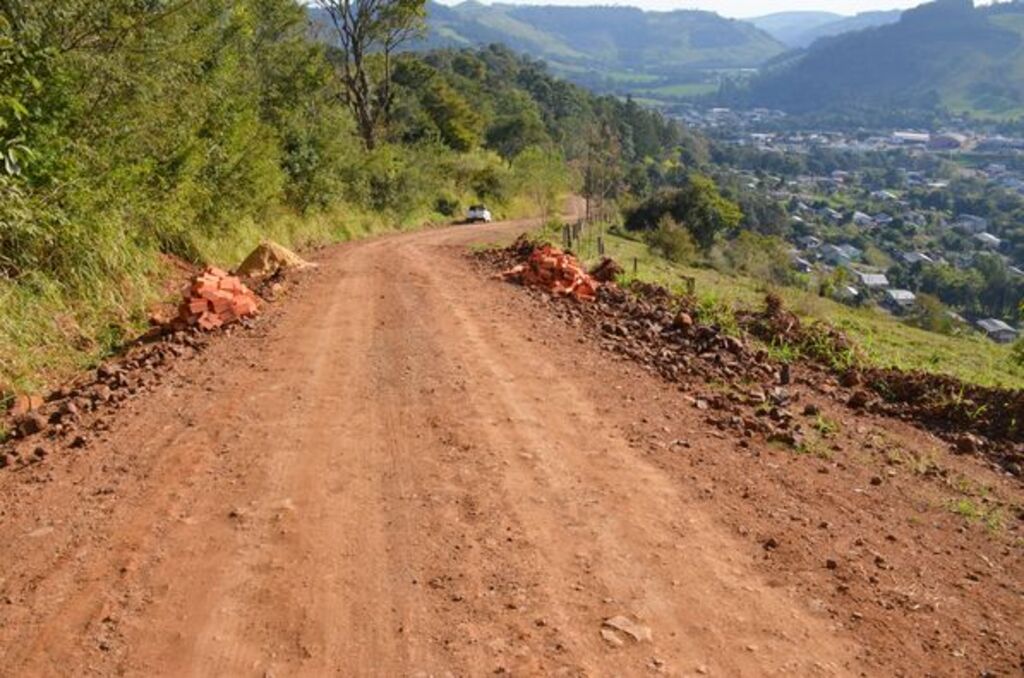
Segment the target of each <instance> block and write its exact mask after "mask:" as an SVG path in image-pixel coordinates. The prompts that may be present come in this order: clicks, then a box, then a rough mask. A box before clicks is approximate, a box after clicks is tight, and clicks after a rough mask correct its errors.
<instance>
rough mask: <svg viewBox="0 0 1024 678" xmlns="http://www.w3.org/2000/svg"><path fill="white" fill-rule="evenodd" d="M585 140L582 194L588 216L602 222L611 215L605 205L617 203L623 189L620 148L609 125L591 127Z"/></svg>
mask: <svg viewBox="0 0 1024 678" xmlns="http://www.w3.org/2000/svg"><path fill="white" fill-rule="evenodd" d="M586 141H587V148H586V151H585V154H584V156H583V158H582V164H583V168H582V174H583V190H582V191H581V193H582V195H583V197H584V198H585V199H586V203H587V213H586V217H587V219H588V220H590V219H596V220H598V221H603V220H604V219H605V218H606V217H607V216H608V215H607V213H606V203H607V202H608V201H609V200H614V199H615V197H616V196H617V195H618V193H619V190H620V189H621V187H622V178H623V177H622V155H621V148H620V145H619V143H618V140H617V139H616V138H615V135H614V134H613V133H612V130H611V128H610V127H609V126H608V125H607V123H604V124H600V125H592V126H590V127H589V128H588V129H587V130H586Z"/></svg>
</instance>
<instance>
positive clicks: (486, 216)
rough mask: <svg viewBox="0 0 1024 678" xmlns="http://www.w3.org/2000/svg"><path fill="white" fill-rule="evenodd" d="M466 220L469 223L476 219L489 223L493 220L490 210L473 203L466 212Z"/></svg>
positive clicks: (474, 221)
mask: <svg viewBox="0 0 1024 678" xmlns="http://www.w3.org/2000/svg"><path fill="white" fill-rule="evenodd" d="M466 221H467V222H469V223H471V224H473V223H476V222H478V221H482V222H484V223H485V224H489V223H491V221H493V217H491V210H489V209H487V208H486V207H484V206H483V205H473V206H471V207H470V208H469V212H467V213H466Z"/></svg>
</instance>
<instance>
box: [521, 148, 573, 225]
mask: <svg viewBox="0 0 1024 678" xmlns="http://www.w3.org/2000/svg"><path fill="white" fill-rule="evenodd" d="M512 171H513V173H514V174H515V178H516V184H517V185H518V187H519V190H520V192H521V193H522V194H523V195H525V196H527V197H529V199H530V200H531V202H533V204H534V206H535V207H536V208H537V213H538V214H540V215H542V216H551V215H552V214H554V213H555V209H556V208H557V204H558V198H559V196H560V195H561V194H562V192H564V191H565V190H566V188H567V180H568V172H567V170H566V166H565V161H564V160H563V159H562V156H561V155H560V154H558V153H557V152H554V151H550V150H547V149H544V148H542V147H540V146H531V147H529V148H527V149H526V150H524V151H523V152H522V153H520V154H519V155H517V156H516V159H515V160H514V161H513V163H512Z"/></svg>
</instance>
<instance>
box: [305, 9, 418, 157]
mask: <svg viewBox="0 0 1024 678" xmlns="http://www.w3.org/2000/svg"><path fill="white" fill-rule="evenodd" d="M317 4H318V5H319V6H320V8H321V9H323V10H324V11H325V12H326V13H327V15H328V17H330V20H331V25H332V26H333V28H334V33H335V36H336V37H337V43H338V48H339V53H338V58H339V60H340V64H339V76H340V79H341V84H342V87H343V88H344V94H343V96H344V101H345V103H346V104H347V105H348V107H349V109H350V110H351V111H352V115H353V117H354V118H355V119H356V125H357V127H358V128H359V134H360V136H361V137H362V138H363V143H364V144H365V145H366V148H367V149H373V148H374V147H375V146H376V145H377V138H378V132H379V130H380V127H381V126H382V125H385V124H386V123H387V119H388V115H389V113H390V111H391V106H392V104H393V103H394V92H393V90H392V87H391V68H392V63H391V61H392V56H393V55H394V54H395V52H396V51H397V50H398V48H399V47H401V46H402V44H404V43H406V42H407V41H409V40H410V39H411V38H413V37H415V36H416V35H418V34H420V33H421V32H423V30H424V29H425V17H426V9H425V7H426V0H317ZM375 61H376V62H377V63H374V62H375Z"/></svg>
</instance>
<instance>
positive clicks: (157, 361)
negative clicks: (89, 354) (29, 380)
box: [0, 329, 208, 468]
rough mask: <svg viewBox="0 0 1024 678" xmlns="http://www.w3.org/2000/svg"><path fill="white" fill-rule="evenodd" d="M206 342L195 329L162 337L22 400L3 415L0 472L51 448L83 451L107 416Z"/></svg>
mask: <svg viewBox="0 0 1024 678" xmlns="http://www.w3.org/2000/svg"><path fill="white" fill-rule="evenodd" d="M207 341H208V340H207V339H206V337H205V335H203V334H202V333H200V332H198V331H197V330H196V329H191V330H187V331H177V332H171V333H167V334H163V335H160V336H158V337H157V338H155V339H152V340H150V341H147V342H140V343H137V344H135V345H134V346H132V347H131V348H129V349H128V350H127V351H126V353H125V354H124V355H123V356H121V357H120V358H119V359H117V360H112V361H110V362H107V363H104V364H102V365H100V366H99V367H98V368H96V370H95V371H93V372H91V373H89V374H87V375H83V376H82V377H80V378H79V379H77V380H76V381H75V382H74V383H72V384H69V385H67V386H64V387H62V388H59V389H57V390H56V391H53V392H52V393H49V394H48V395H47V396H46V397H45V398H42V397H39V396H32V397H31V398H29V397H25V398H24V405H23V406H21V407H17V406H16V407H12V409H11V410H10V412H8V415H7V421H6V428H7V430H8V432H9V433H10V434H11V435H12V436H13V438H14V439H13V440H12V441H10V442H8V443H7V444H4V445H3V446H0V468H2V467H5V466H10V467H20V466H24V465H26V464H32V463H35V462H38V461H40V460H41V459H42V458H44V457H45V456H46V455H47V454H48V453H49V452H50V451H52V450H53V449H54V448H55V447H57V446H70V447H71V448H73V449H80V448H85V447H88V445H89V444H90V442H91V441H92V440H93V439H95V438H96V437H97V436H99V435H102V433H103V432H104V431H106V430H107V428H108V420H107V416H108V415H109V414H110V412H111V411H112V410H116V409H118V408H120V407H121V406H122V405H124V404H125V403H126V402H128V401H130V400H132V399H134V398H137V397H140V396H142V395H143V394H145V393H148V392H150V391H151V390H153V389H154V388H156V387H157V386H158V385H159V384H160V383H162V382H163V380H164V378H165V376H166V373H167V372H168V371H169V370H168V368H169V367H170V365H171V364H172V363H173V362H174V361H176V360H180V359H188V358H190V357H192V356H195V355H197V354H198V353H199V352H201V351H202V350H203V349H204V348H205V347H206V345H207ZM21 400H22V399H19V400H18V402H21Z"/></svg>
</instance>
